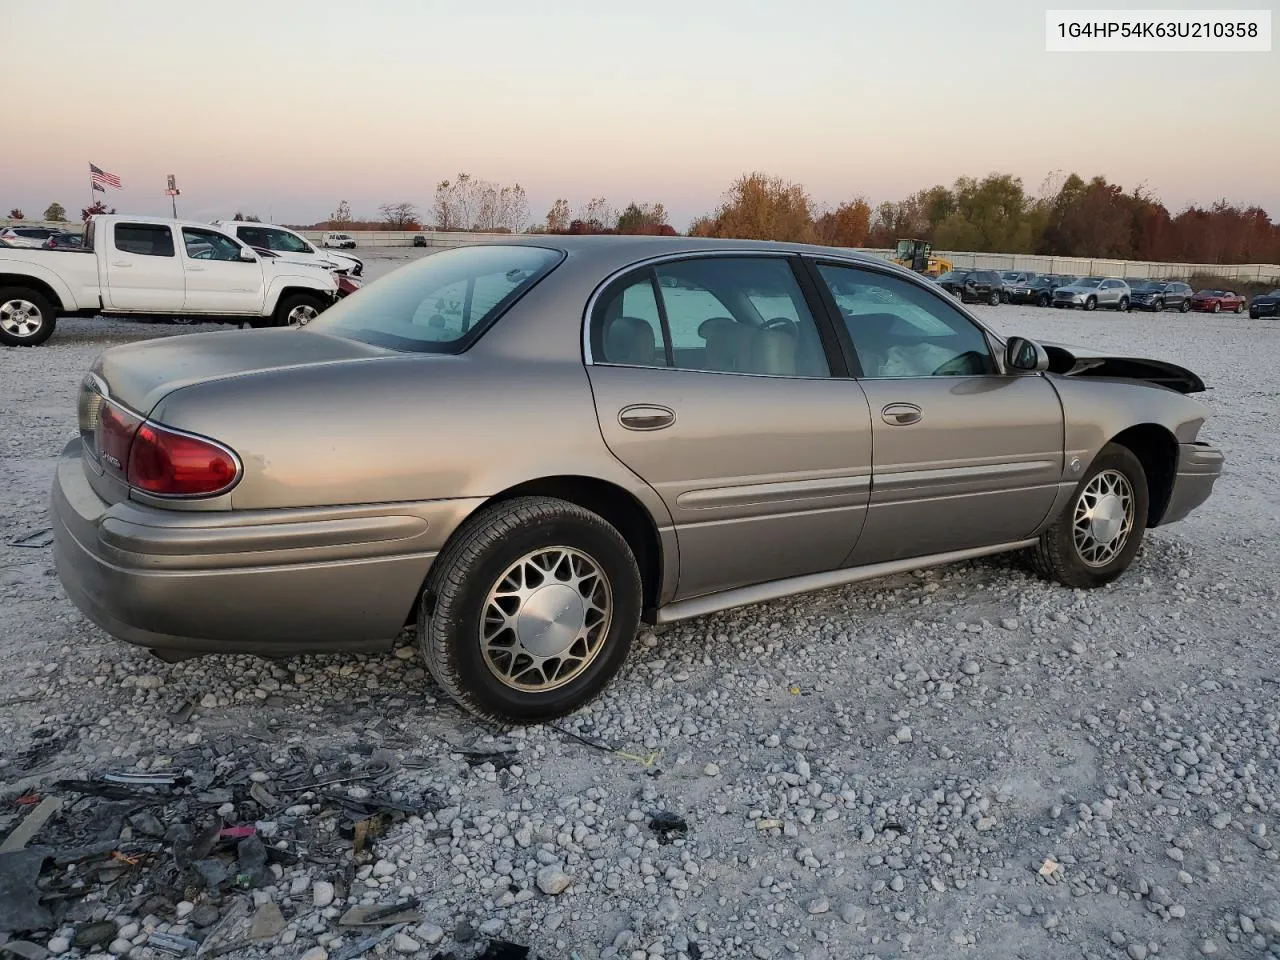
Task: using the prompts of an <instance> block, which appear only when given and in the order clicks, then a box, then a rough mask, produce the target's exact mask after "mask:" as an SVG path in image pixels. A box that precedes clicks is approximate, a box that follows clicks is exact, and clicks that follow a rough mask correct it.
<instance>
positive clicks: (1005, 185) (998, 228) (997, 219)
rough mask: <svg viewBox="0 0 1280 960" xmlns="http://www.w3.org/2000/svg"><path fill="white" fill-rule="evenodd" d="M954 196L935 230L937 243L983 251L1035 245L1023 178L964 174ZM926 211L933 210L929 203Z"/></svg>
mask: <svg viewBox="0 0 1280 960" xmlns="http://www.w3.org/2000/svg"><path fill="white" fill-rule="evenodd" d="M951 195H952V198H953V209H952V211H951V212H950V213H948V214H947V215H946V217H945V219H943V220H942V221H941V223H939V224H938V225H937V227H936V229H935V230H934V232H933V243H934V246H936V247H940V248H943V249H946V250H974V251H978V252H981V253H1009V252H1015V251H1024V250H1030V249H1031V247H1032V246H1033V240H1034V238H1033V237H1032V234H1031V225H1030V223H1029V221H1028V219H1027V208H1028V198H1027V195H1026V191H1024V190H1023V188H1022V180H1021V178H1019V177H1015V176H1012V175H1010V174H1007V173H992V174H989V175H988V176H986V177H984V178H983V179H982V180H975V179H974V178H972V177H961V178H960V179H958V180H957V181H956V182H955V186H954V187H953V188H952V190H951ZM925 199H926V198H924V197H922V198H921V202H922V203H923V202H924V200H925ZM925 212H926V215H927V214H928V213H929V212H930V211H929V209H928V207H927V206H926V207H925Z"/></svg>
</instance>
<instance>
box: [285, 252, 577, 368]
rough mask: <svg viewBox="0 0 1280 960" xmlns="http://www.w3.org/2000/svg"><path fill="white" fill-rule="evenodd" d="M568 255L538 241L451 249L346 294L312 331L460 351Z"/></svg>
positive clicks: (395, 346)
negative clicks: (517, 244) (528, 243)
mask: <svg viewBox="0 0 1280 960" xmlns="http://www.w3.org/2000/svg"><path fill="white" fill-rule="evenodd" d="M562 258H563V254H561V253H560V252H559V251H558V250H548V249H546V248H545V247H534V246H514V245H492V246H490V245H481V246H473V247H459V248H457V249H454V250H446V251H444V252H442V253H437V254H435V255H434V256H430V257H426V258H425V259H423V260H419V261H418V262H417V263H416V264H413V265H412V266H408V267H404V268H402V269H400V270H397V271H395V272H394V273H392V274H391V275H389V276H387V277H385V278H383V279H381V280H379V281H378V282H377V283H373V284H370V285H369V286H368V287H365V288H364V289H362V290H361V291H360V292H359V293H358V294H354V295H352V296H349V297H347V298H346V299H344V300H342V301H341V302H340V303H338V304H337V305H335V306H333V307H330V308H329V309H328V310H326V311H325V312H324V313H322V314H321V315H320V316H319V317H317V318H316V319H315V320H312V321H311V323H310V324H309V325H308V329H310V330H315V331H318V332H320V333H327V334H332V335H334V336H339V337H347V338H348V339H351V340H359V341H361V342H363V343H372V344H375V345H377V346H380V347H388V348H390V349H392V350H403V351H406V352H410V353H459V352H461V351H462V350H464V349H466V348H467V346H469V345H470V344H471V343H472V342H473V341H474V340H475V339H476V338H477V337H478V336H479V335H480V334H481V333H483V332H484V330H485V329H486V328H487V327H488V326H489V324H491V323H492V322H493V321H494V320H496V319H497V318H498V317H499V316H501V314H502V313H503V312H504V311H505V310H506V309H507V308H508V307H510V306H511V304H513V303H515V301H516V300H518V299H519V298H520V296H521V295H522V294H523V293H524V292H525V291H526V290H528V289H529V288H530V287H531V286H533V285H534V284H535V283H537V282H538V281H539V280H541V279H542V278H543V277H545V276H546V275H547V274H548V273H550V272H551V270H553V269H554V268H555V267H556V266H557V265H558V264H559V263H560V261H561V259H562Z"/></svg>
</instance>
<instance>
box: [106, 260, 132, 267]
mask: <svg viewBox="0 0 1280 960" xmlns="http://www.w3.org/2000/svg"><path fill="white" fill-rule="evenodd" d="M111 265H112V266H113V267H132V266H133V264H132V263H130V262H129V261H127V260H112V261H111Z"/></svg>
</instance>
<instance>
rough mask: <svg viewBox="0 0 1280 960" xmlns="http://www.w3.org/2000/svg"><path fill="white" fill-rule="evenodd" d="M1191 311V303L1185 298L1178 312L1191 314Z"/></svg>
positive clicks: (1179, 305)
mask: <svg viewBox="0 0 1280 960" xmlns="http://www.w3.org/2000/svg"><path fill="white" fill-rule="evenodd" d="M1190 311H1191V301H1190V300H1188V299H1186V298H1185V297H1184V298H1183V300H1182V302H1181V303H1180V304H1178V312H1179V313H1189V312H1190Z"/></svg>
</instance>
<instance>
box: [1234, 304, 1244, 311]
mask: <svg viewBox="0 0 1280 960" xmlns="http://www.w3.org/2000/svg"><path fill="white" fill-rule="evenodd" d="M1243 310H1244V304H1243V303H1237V304H1236V310H1235V312H1236V313H1240V312H1242V311H1243Z"/></svg>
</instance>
